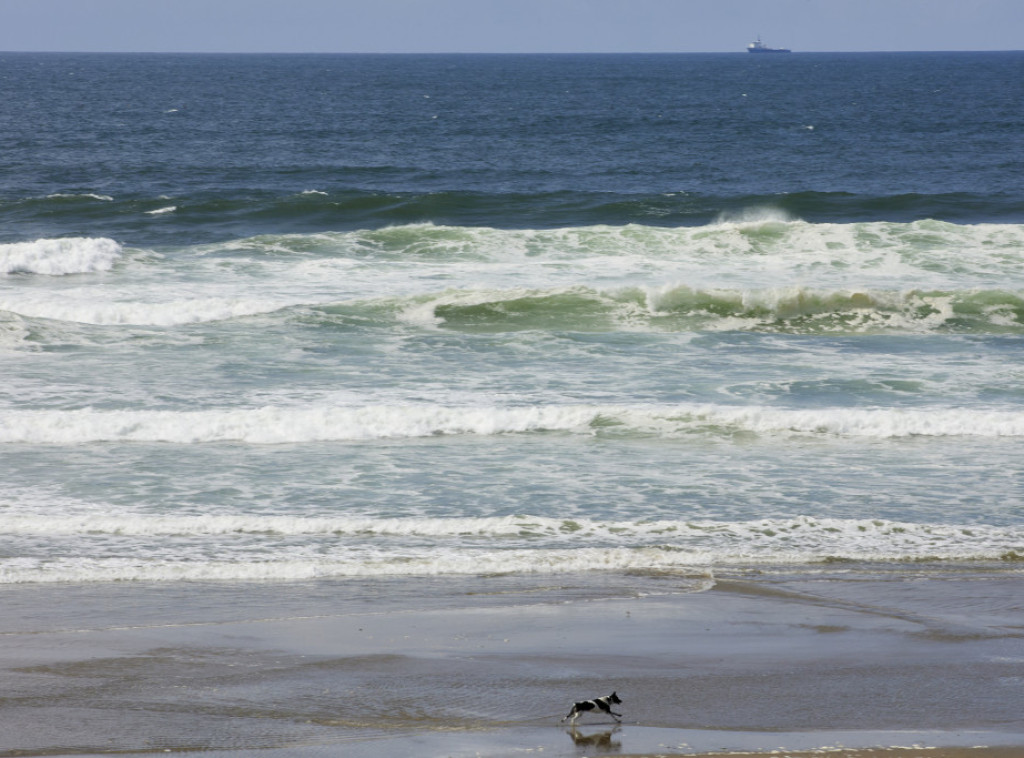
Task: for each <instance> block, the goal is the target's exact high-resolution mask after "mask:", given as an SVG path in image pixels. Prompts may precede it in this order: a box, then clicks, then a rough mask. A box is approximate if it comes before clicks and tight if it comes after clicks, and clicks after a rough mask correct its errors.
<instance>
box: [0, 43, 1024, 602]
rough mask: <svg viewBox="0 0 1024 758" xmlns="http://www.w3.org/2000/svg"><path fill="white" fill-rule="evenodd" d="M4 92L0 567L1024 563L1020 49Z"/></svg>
mask: <svg viewBox="0 0 1024 758" xmlns="http://www.w3.org/2000/svg"><path fill="white" fill-rule="evenodd" d="M0 95H2V98H0V99H2V102H3V103H4V105H3V109H2V115H0V135H2V144H3V146H4V147H3V149H2V151H0V365H2V372H0V582H2V583H4V584H9V585H25V586H31V587H34V588H35V591H45V588H46V587H47V586H52V585H54V584H63V585H66V584H67V583H78V584H107V583H124V582H147V583H186V582H215V583H239V582H282V581H320V580H338V581H342V582H343V581H345V580H348V579H357V578H358V579H360V580H367V579H370V580H373V579H380V580H382V581H384V580H388V579H393V578H409V579H415V578H417V577H435V578H436V577H453V578H454V577H460V578H462V579H466V578H476V579H479V580H480V581H485V580H486V578H487V577H506V578H508V577H518V578H520V579H522V580H523V581H525V582H527V583H529V582H541V583H548V582H551V581H557V578H558V577H563V580H564V581H570V578H571V581H586V580H587V577H590V578H594V579H595V580H598V579H599V580H600V581H605V580H607V579H608V577H612V576H614V577H618V578H620V579H621V578H622V577H628V578H629V579H628V581H629V582H635V583H637V584H638V585H639V584H642V583H643V582H644V581H647V580H648V579H649V578H650V577H662V576H664V575H666V574H673V573H675V574H678V575H679V576H682V577H685V576H693V577H710V578H713V577H714V576H715V574H716V572H720V571H740V572H742V571H783V572H785V571H792V570H795V569H799V570H801V571H807V572H812V573H813V572H816V571H822V572H824V571H830V572H831V571H836V570H840V569H841V570H845V571H856V570H859V569H864V568H865V567H866V568H868V569H882V570H885V571H893V572H897V573H898V572H900V571H904V570H905V571H908V572H915V574H916V573H919V572H922V571H925V572H926V571H927V570H928V568H929V567H933V568H935V569H936V570H937V571H943V572H945V571H949V570H955V569H957V568H961V567H977V566H979V565H983V566H985V567H986V568H987V569H990V570H992V571H995V572H997V573H1000V572H1002V573H1004V574H1005V573H1006V572H1010V573H1011V574H1012V573H1018V574H1019V572H1020V571H1021V568H1020V566H1021V565H1022V564H1021V561H1022V560H1024V518H1022V516H1024V481H1022V466H1021V460H1022V458H1024V192H1022V185H1021V176H1024V141H1022V140H1021V138H1020V135H1021V124H1022V123H1024V54H1021V53H945V54H943V53H914V54H911V53H906V54H881V53H879V54H842V55H840V54H799V55H792V56H770V57H768V59H764V58H763V57H760V56H759V57H751V56H745V55H743V54H734V55H732V54H720V55H607V56H604V55H579V56H577V55H548V56H544V55H530V56H503V55H494V56H487V55H432V56H417V55H408V56H372V55H366V56H362V55H353V56H349V55H308V56H307V55H280V56H272V55H237V56H236V55H85V54H82V55H73V54H10V53H6V54H2V55H0ZM553 577H554V578H553ZM602 577H603V578H602ZM616 581H618V579H617V580H616ZM460 586H465V585H464V584H461V585H460Z"/></svg>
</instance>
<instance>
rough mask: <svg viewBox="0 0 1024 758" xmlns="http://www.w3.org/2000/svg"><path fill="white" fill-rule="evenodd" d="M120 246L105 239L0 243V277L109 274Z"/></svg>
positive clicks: (80, 238)
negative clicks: (102, 272) (12, 275)
mask: <svg viewBox="0 0 1024 758" xmlns="http://www.w3.org/2000/svg"><path fill="white" fill-rule="evenodd" d="M120 257H121V246H120V245H119V244H118V243H117V242H115V241H114V240H112V239H107V238H105V237H63V238H60V239H38V240H35V241H34V242H13V243H7V244H0V274H43V275H46V276H65V275H68V274H91V273H96V272H99V271H109V270H110V269H111V268H113V266H114V263H115V262H116V261H117V260H118V259H119V258H120Z"/></svg>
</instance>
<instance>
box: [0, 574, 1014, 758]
mask: <svg viewBox="0 0 1024 758" xmlns="http://www.w3.org/2000/svg"><path fill="white" fill-rule="evenodd" d="M1019 586H1020V576H1019V573H1017V572H1015V571H1012V570H1011V571H1007V570H1006V569H1000V568H998V567H993V568H992V569H989V568H985V567H975V568H971V569H965V568H959V569H957V570H950V569H948V568H946V569H929V568H927V567H923V568H922V569H921V571H920V572H918V573H914V572H909V573H908V572H907V571H906V569H905V568H904V569H903V570H902V571H900V572H895V571H894V572H892V574H887V573H886V572H884V571H879V570H877V569H873V570H856V569H850V568H845V569H843V570H841V571H840V570H837V571H834V572H830V573H813V574H812V573H802V572H796V571H793V570H792V569H790V570H788V571H786V572H780V573H778V574H775V575H769V574H761V573H753V572H752V573H751V574H750V575H746V574H744V573H743V572H735V573H734V575H733V576H724V577H723V576H717V577H715V578H714V579H712V578H710V577H708V576H701V575H699V574H695V575H694V576H682V575H661V576H658V575H644V576H639V575H638V576H628V575H608V576H604V577H601V576H598V577H596V578H595V577H593V576H591V577H588V578H580V577H565V576H560V577H555V576H549V577H476V578H462V579H454V578H452V579H444V578H424V579H421V580H402V581H393V582H380V581H375V582H330V583H305V584H256V583H253V584H233V585H226V584H222V585H200V584H194V585H181V584H178V585H174V586H170V585H168V586H163V585H95V586H90V585H77V586H76V585H61V586H53V587H17V586H7V587H4V588H2V597H0V601H2V602H3V604H4V607H5V609H6V612H5V614H4V619H3V621H2V626H0V632H2V634H0V656H2V660H0V664H2V672H3V673H2V676H3V680H4V694H3V697H2V699H0V756H9V755H76V754H81V755H92V754H102V753H108V752H121V753H141V754H146V753H160V752H166V751H171V752H175V751H193V752H194V751H202V752H207V751H208V752H211V753H216V754H218V755H225V756H228V755H242V754H248V753H249V752H251V751H253V750H256V749H260V750H261V754H265V755H273V756H282V757H283V756H295V758H299V757H300V756H307V755H308V756H317V755H340V754H344V755H346V756H357V757H362V756H366V757H367V758H373V757H375V756H387V755H425V756H435V755H436V756H440V755H450V756H475V755H486V756H506V755H508V756H512V755H522V754H543V755H545V756H583V755H599V754H603V755H704V754H714V755H718V754H722V753H729V754H738V755H747V754H753V755H757V754H773V755H793V756H796V755H821V754H827V755H836V756H858V757H860V758H876V756H881V755H885V756H889V755H895V754H898V755H902V756H914V757H916V756H925V755H927V756H931V757H933V758H940V757H941V758H953V756H956V757H957V758H960V756H979V758H981V756H984V757H985V758H1009V756H1011V755H1012V756H1017V755H1021V754H1022V752H1021V751H1022V750H1024V716H1022V711H1021V708H1020V704H1021V702H1024V655H1022V654H1021V650H1022V637H1024V623H1022V604H1021V601H1020V600H1019V596H1020V593H1019ZM612 690H615V691H616V692H617V693H618V694H619V696H620V697H621V698H622V701H623V703H622V705H621V706H619V708H620V710H621V713H622V714H623V719H622V723H621V724H616V723H614V722H613V721H612V720H610V719H608V718H603V719H602V718H597V717H591V716H587V717H584V718H582V719H581V720H580V722H579V723H578V725H577V726H576V728H571V727H568V726H566V725H565V724H563V723H561V722H560V719H561V718H562V716H564V715H565V713H566V712H567V710H568V707H569V706H570V705H571V703H572V701H573V700H577V699H585V698H589V697H596V696H599V695H604V694H608V693H609V692H611V691H612Z"/></svg>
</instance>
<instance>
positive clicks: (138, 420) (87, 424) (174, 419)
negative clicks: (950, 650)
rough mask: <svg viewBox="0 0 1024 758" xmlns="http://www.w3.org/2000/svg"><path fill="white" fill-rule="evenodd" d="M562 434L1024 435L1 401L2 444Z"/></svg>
mask: <svg viewBox="0 0 1024 758" xmlns="http://www.w3.org/2000/svg"><path fill="white" fill-rule="evenodd" d="M552 432H557V433H565V434H588V435H605V436H608V435H623V434H627V435H628V434H633V435H649V436H659V437H676V436H683V435H692V434H718V435H732V434H736V433H740V432H746V433H753V434H758V435H780V434H781V435H793V434H797V435H823V436H834V437H853V438H868V439H894V438H903V437H915V436H919V437H961V436H977V437H1024V412H1017V411H997V410H991V411H985V410H968V409H956V408H941V409H863V408H819V409H813V410H791V409H782V408H773V407H765V406H727V405H665V406H659V405H547V406H522V407H516V406H511V407H496V406H486V407H449V406H439V405H428V404H424V405H377V406H365V407H330V406H327V407H308V408H290V407H263V408H253V409H230V410H205V411H157V410H120V411H117V410H114V411H108V410H92V409H81V410H68V411H59V410H4V411H0V443H9V444H11V443H13V444H33V445H67V444H79V443H89V442H110V441H118V442H140V443H159V442H169V443H176V444H196V443H220V442H241V443H247V444H257V445H262V444H290V443H311V442H353V441H365V440H376V439H403V438H416V437H436V436H447V435H480V436H490V435H503V434H536V433H552Z"/></svg>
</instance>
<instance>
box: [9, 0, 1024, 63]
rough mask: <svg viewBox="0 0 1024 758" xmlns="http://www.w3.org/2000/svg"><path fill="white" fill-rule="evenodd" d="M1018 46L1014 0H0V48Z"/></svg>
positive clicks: (1019, 11) (1020, 15) (1022, 22)
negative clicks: (761, 43)
mask: <svg viewBox="0 0 1024 758" xmlns="http://www.w3.org/2000/svg"><path fill="white" fill-rule="evenodd" d="M758 35H760V36H761V37H762V38H763V39H764V41H765V42H766V43H767V44H769V45H772V46H775V47H789V48H792V49H793V50H794V51H795V52H800V51H808V52H815V51H837V52H845V51H880V50H1017V49H1021V48H1024V42H1022V40H1024V0H0V51H74V52H317V53H367V52H371V53H425V52H426V53H436V52H469V53H475V52H487V53H558V52H732V51H735V52H740V51H742V50H743V49H744V48H745V47H746V45H747V44H748V43H750V42H751V41H752V40H753V39H754V38H755V37H757V36H758Z"/></svg>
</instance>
